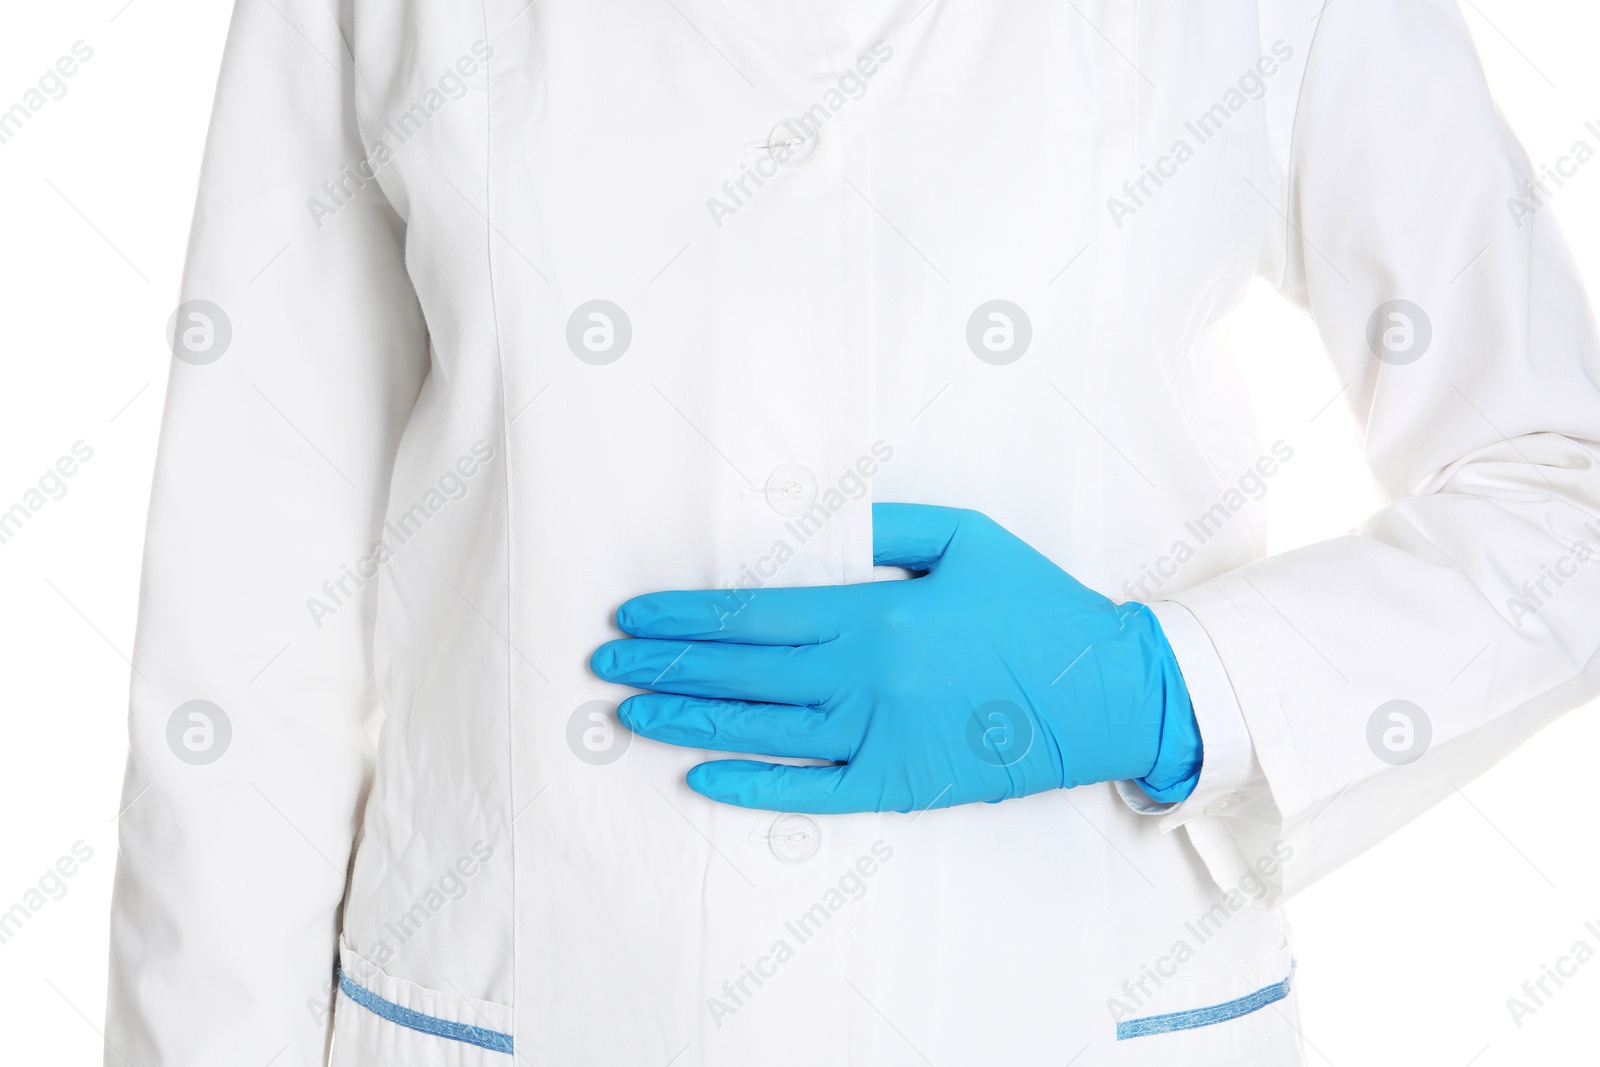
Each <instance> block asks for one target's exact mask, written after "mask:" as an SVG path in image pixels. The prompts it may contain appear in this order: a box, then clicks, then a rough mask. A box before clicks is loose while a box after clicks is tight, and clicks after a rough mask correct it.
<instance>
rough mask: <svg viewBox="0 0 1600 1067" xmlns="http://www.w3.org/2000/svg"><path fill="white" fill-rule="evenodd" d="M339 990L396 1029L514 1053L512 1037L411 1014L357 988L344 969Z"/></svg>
mask: <svg viewBox="0 0 1600 1067" xmlns="http://www.w3.org/2000/svg"><path fill="white" fill-rule="evenodd" d="M339 989H340V991H341V992H342V993H344V995H345V996H347V997H349V998H350V999H351V1000H353V1001H355V1002H356V1003H357V1004H359V1005H361V1006H362V1007H363V1008H366V1009H367V1010H368V1011H370V1012H371V1013H372V1014H374V1015H376V1016H377V1017H378V1018H380V1019H387V1020H388V1021H389V1022H392V1023H394V1024H395V1025H397V1026H404V1027H406V1028H407V1029H411V1030H416V1031H419V1032H421V1033H424V1034H432V1035H433V1036H434V1037H447V1038H449V1039H450V1040H452V1041H462V1042H465V1043H466V1044H468V1045H477V1046H478V1047H479V1048H486V1049H488V1050H490V1051H491V1052H505V1053H510V1052H511V1051H512V1045H511V1035H510V1034H502V1033H500V1032H499V1031H498V1030H486V1029H484V1028H483V1027H481V1026H469V1025H468V1024H466V1023H456V1022H451V1021H450V1020H449V1019H439V1018H435V1017H434V1016H432V1015H424V1014H422V1013H421V1012H420V1011H412V1010H411V1009H410V1008H406V1007H402V1006H401V1005H399V1004H396V1003H395V1002H394V1001H392V1000H384V999H383V998H382V997H380V996H378V994H376V993H374V992H373V991H372V990H370V989H368V988H367V987H366V986H363V985H357V984H356V983H355V982H354V981H352V980H351V978H350V976H349V975H347V974H345V973H344V971H343V970H342V969H341V970H340V971H339Z"/></svg>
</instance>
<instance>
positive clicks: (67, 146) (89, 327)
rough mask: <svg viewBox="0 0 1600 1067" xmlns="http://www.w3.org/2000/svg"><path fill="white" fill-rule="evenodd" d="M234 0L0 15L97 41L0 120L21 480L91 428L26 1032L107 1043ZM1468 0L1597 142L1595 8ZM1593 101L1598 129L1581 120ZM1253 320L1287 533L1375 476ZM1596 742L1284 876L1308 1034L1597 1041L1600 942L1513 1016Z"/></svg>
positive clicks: (46, 547)
mask: <svg viewBox="0 0 1600 1067" xmlns="http://www.w3.org/2000/svg"><path fill="white" fill-rule="evenodd" d="M1333 2H1337V0H1333ZM1395 2H1406V0H1395ZM228 7H229V5H228V4H227V3H226V0H207V2H204V3H202V2H200V0H131V2H129V0H96V2H89V3H74V4H66V3H34V4H20V3H19V4H11V5H8V10H7V11H6V13H5V14H4V15H3V16H0V110H3V109H5V108H8V107H10V105H11V104H13V103H15V102H16V101H17V100H18V99H20V98H21V96H22V94H23V93H24V92H25V91H26V90H27V89H28V88H30V87H31V86H33V85H34V84H35V83H36V80H37V78H38V77H39V75H40V74H42V73H44V71H45V70H46V69H47V68H49V67H51V66H52V65H54V63H55V62H56V60H57V59H58V57H60V56H62V55H65V54H67V53H68V52H69V50H70V49H71V47H72V45H73V43H74V42H76V41H83V42H85V43H86V44H87V45H88V46H90V47H91V48H92V49H93V57H92V58H91V59H90V60H89V61H88V62H87V63H84V64H83V65H82V67H81V69H80V70H79V71H78V73H77V74H75V75H74V76H73V77H72V78H71V79H69V80H68V81H67V83H66V85H67V90H66V92H65V94H64V95H63V96H62V97H61V98H60V99H57V100H52V101H51V102H50V103H48V104H47V105H46V106H45V107H44V108H43V109H42V110H40V111H39V112H38V114H36V115H35V116H34V117H33V118H32V120H31V121H30V122H29V123H28V124H27V125H26V127H25V128H24V129H23V130H22V131H21V132H20V133H18V134H17V135H16V136H14V137H13V138H12V139H11V140H10V141H8V142H7V143H5V144H0V202H3V203H4V204H5V216H4V217H5V225H4V231H3V237H0V241H3V244H0V248H3V252H0V308H3V309H4V317H3V320H0V322H3V325H4V328H5V331H6V337H7V338H8V340H7V342H6V345H5V348H4V353H5V354H4V359H5V367H4V372H5V373H4V379H3V381H4V389H3V392H0V510H4V509H5V508H7V507H9V506H10V505H11V504H13V503H15V502H16V501H17V500H18V499H20V498H21V496H22V494H23V493H24V492H26V491H27V490H28V489H29V488H30V487H33V486H34V485H36V483H37V481H38V479H39V477H40V475H41V474H43V473H44V472H45V471H46V469H47V468H49V467H50V466H52V465H53V464H54V463H55V462H56V460H57V459H58V457H60V456H62V455H65V454H67V453H68V452H69V450H70V449H71V448H72V446H73V444H74V443H75V442H78V441H83V442H85V443H86V444H87V445H88V446H89V447H91V448H92V449H93V458H92V459H91V460H89V461H88V462H87V463H85V464H83V465H82V467H81V469H80V470H79V471H78V472H77V473H76V474H75V475H74V476H73V477H72V478H71V479H69V480H68V481H67V483H66V485H67V491H66V493H65V495H63V496H62V497H61V498H60V499H59V500H53V501H52V502H50V503H49V504H48V505H46V506H45V507H44V508H43V509H42V510H40V511H39V512H38V514H37V515H35V516H34V518H33V519H32V520H31V521H30V522H28V524H27V525H26V526H25V527H24V528H23V530H22V531H21V532H20V533H19V534H17V535H16V536H15V537H13V538H12V539H11V540H10V541H8V542H6V543H4V544H0V666H3V671H0V684H3V689H0V709H3V711H0V715H3V720H0V721H3V725H4V732H3V734H0V810H3V812H4V823H3V825H4V831H3V833H0V911H4V910H5V909H7V908H9V907H10V906H11V905H13V904H15V903H17V902H18V901H19V900H21V899H22V897H23V894H24V893H26V892H27V891H28V890H29V889H30V888H32V887H36V886H37V885H38V883H39V879H40V877H41V876H42V875H43V874H45V872H46V871H47V870H49V869H50V868H52V867H53V866H54V865H55V864H56V862H57V860H58V859H59V858H60V857H62V856H65V855H68V854H69V853H70V851H71V849H72V847H73V845H74V844H75V843H76V842H80V841H81V842H83V843H84V844H85V845H87V846H88V847H89V848H91V849H92V850H93V855H92V858H90V859H89V860H88V861H87V862H86V863H83V864H82V865H81V867H80V868H79V869H78V870H77V871H76V873H74V874H73V875H72V877H70V878H68V879H65V880H64V885H65V892H64V893H63V894H62V895H60V897H59V899H52V900H50V902H49V903H48V904H47V905H46V906H45V907H43V908H42V909H41V910H39V912H38V913H37V914H36V915H35V916H34V917H33V919H32V920H31V921H30V922H29V923H28V924H27V925H26V926H25V927H24V928H23V929H22V930H21V932H19V933H17V934H16V935H15V936H13V937H11V938H10V939H9V940H7V941H6V942H5V943H3V944H0V1061H3V1062H6V1063H18V1064H21V1063H30V1064H43V1063H48V1064H94V1063H99V1062H100V1059H101V1055H102V1051H101V1041H100V1036H99V1030H100V1028H101V1019H102V1015H103V1012H104V1005H105V986H106V934H107V926H106V912H107V908H108V905H109V900H110V893H111V879H112V872H113V867H114V864H115V854H116V834H115V831H116V824H115V823H116V815H117V808H118V802H119V793H120V788H121V777H122V760H123V752H124V744H125V734H126V725H125V724H126V694H127V688H128V674H129V670H128V655H129V653H130V652H131V650H132V646H133V624H134V613H135V606H136V600H137V595H138V576H139V561H140V552H141V546H142V539H143V525H144V514H145V506H146V501H147V497H148V493H149V484H150V473H151V468H152V463H153V460H154V449H155V440H156V432H157V428H158V426H159V420H160V414H161V398H162V394H163V389H164V377H165V374H166V369H167V361H168V359H169V355H168V351H167V349H166V346H165V340H164V336H163V335H164V330H165V324H166V320H167V317H168V316H169V315H170V313H171V311H172V307H173V303H174V301H175V299H176V293H177V291H178V278H179V273H180V271H181V269H182V265H183V252H184V243H185V239H186V235H187V229H188V222H189V213H190V210H191V207H192V204H193V199H194V190H195V183H196V178H197V176H198V171H199V162H200V151H201V147H202V142H203V137H204V133H205V124H206V120H207V116H208V112H209V110H210V105H211V96H212V89H213V86H214V84H215V79H216V73H217V65H218V62H219V59H220V57H221V51H222V43H223V37H224V33H225V31H226V28H227V19H228V13H229V12H228ZM1463 7H1464V9H1465V11H1466V16H1467V20H1468V22H1469V23H1470V24H1471V26H1472V29H1473V33H1474V34H1475V35H1476V37H1477V40H1478V46H1479V49H1480V51H1481V52H1482V55H1483V59H1484V63H1485V66H1486V68H1487V69H1488V73H1489V78H1490V81H1491V82H1492V84H1493V86H1494V89H1495V92H1496V94H1497V96H1498V98H1499V100H1500V103H1501V107H1502V109H1503V110H1504V111H1505V112H1506V114H1507V116H1508V117H1509V118H1510V120H1511V122H1512V124H1513V126H1514V127H1515V128H1516V130H1517V131H1518V133H1519V134H1520V136H1521V137H1522V140H1523V143H1524V145H1526V147H1527V149H1528V152H1529V155H1530V156H1531V157H1532V159H1533V160H1534V162H1535V164H1540V163H1551V164H1553V163H1554V162H1555V161H1556V160H1557V159H1559V158H1560V157H1561V156H1563V155H1565V154H1567V153H1568V152H1570V151H1571V148H1572V145H1573V142H1574V141H1576V140H1578V139H1580V138H1583V139H1587V140H1588V141H1589V142H1590V144H1591V145H1595V146H1596V147H1600V64H1597V63H1596V61H1595V55H1594V48H1595V45H1596V43H1597V42H1600V13H1596V12H1594V10H1593V9H1592V7H1591V6H1590V5H1589V4H1580V3H1576V2H1574V0H1463ZM1591 121H1592V122H1594V123H1595V124H1596V126H1595V130H1594V131H1589V130H1586V129H1585V123H1588V122H1591ZM1554 210H1555V212H1556V214H1557V215H1558V216H1559V217H1560V219H1561V220H1562V224H1563V227H1564V229H1565V231H1566V233H1567V237H1568V240H1569V242H1570V243H1571V244H1572V246H1573V250H1574V252H1575V254H1576V256H1577V259H1578V262H1579V265H1580V267H1581V268H1582V271H1583V274H1584V277H1585V279H1586V280H1587V282H1588V285H1589V288H1590V290H1591V292H1596V293H1600V159H1597V160H1595V161H1593V162H1590V163H1588V164H1587V165H1586V166H1585V167H1583V168H1581V169H1580V171H1579V173H1578V175H1577V176H1576V177H1575V178H1573V179H1572V180H1571V181H1570V182H1569V183H1568V184H1567V186H1566V187H1565V188H1564V189H1563V190H1562V191H1561V192H1560V193H1559V195H1558V196H1557V198H1556V200H1555V208H1554ZM1233 325H1234V327H1235V330H1236V336H1237V340H1238V345H1239V347H1240V349H1241V351H1242V353H1243V354H1244V358H1246V359H1247V360H1248V361H1249V365H1250V371H1251V377H1252V379H1253V380H1254V381H1255V382H1256V383H1257V386H1256V388H1257V392H1258V402H1259V406H1260V409H1261V421H1262V434H1263V438H1264V440H1265V441H1268V442H1270V441H1273V440H1276V439H1278V438H1283V439H1285V440H1288V441H1291V442H1293V443H1294V445H1295V449H1296V455H1295V461H1294V462H1293V463H1292V464H1288V465H1286V466H1285V467H1284V468H1283V471H1282V473H1281V474H1279V475H1278V476H1277V477H1276V478H1275V479H1274V480H1273V482H1272V486H1271V493H1270V496H1269V497H1268V500H1267V505H1266V506H1268V507H1269V508H1270V515H1271V520H1272V524H1273V527H1272V528H1273V534H1272V546H1271V547H1272V548H1273V549H1274V550H1277V549H1282V548H1287V547H1291V546H1293V545H1298V544H1303V543H1306V542H1309V541H1315V540H1320V539H1322V538H1325V537H1328V536H1331V535H1334V534H1337V533H1340V532H1343V531H1345V530H1347V529H1349V528H1350V527H1352V526H1353V525H1355V524H1356V523H1357V522H1358V521H1359V520H1360V518H1361V517H1362V515H1363V514H1365V513H1366V512H1367V511H1369V510H1371V509H1372V507H1373V506H1374V504H1375V502H1376V497H1375V495H1374V493H1373V490H1372V488H1371V486H1370V484H1369V482H1368V480H1367V478H1366V475H1365V471H1364V469H1363V467H1362V465H1361V456H1360V451H1359V446H1358V444H1357V443H1356V440H1355V436H1354V430H1353V426H1352V423H1351V422H1350V420H1349V418H1348V417H1347V416H1346V414H1345V410H1344V408H1343V406H1342V405H1341V404H1338V403H1335V404H1333V405H1332V406H1328V401H1329V399H1330V398H1332V397H1333V396H1334V395H1335V393H1336V392H1337V391H1338V389H1339V384H1340V383H1339V382H1337V381H1336V380H1334V378H1333V377H1332V374H1331V372H1330V371H1329V370H1328V368H1327V366H1326V365H1325V363H1324V362H1323V360H1322V357H1321V351H1320V348H1319V346H1318V342H1317V338H1316V334H1315V331H1314V329H1313V328H1312V326H1311V324H1310V322H1309V321H1308V320H1306V319H1305V318H1304V317H1303V316H1301V315H1300V314H1299V313H1298V312H1295V311H1293V310H1292V309H1289V308H1288V307H1287V306H1286V305H1284V304H1282V303H1281V302H1280V301H1279V300H1278V298H1277V297H1276V296H1275V295H1273V294H1271V293H1268V292H1265V291H1258V292H1257V293H1256V294H1255V295H1254V296H1253V297H1252V298H1251V300H1250V301H1249V302H1248V303H1247V304H1246V306H1245V307H1244V308H1242V309H1241V310H1240V312H1239V313H1238V314H1237V315H1236V316H1235V317H1234V321H1233ZM239 565H240V566H241V567H248V566H249V565H250V561H249V560H244V559H241V560H240V561H239ZM1597 753H1600V719H1597V716H1596V714H1595V708H1594V707H1593V706H1591V707H1589V708H1585V709H1583V710H1580V711H1577V712H1574V713H1572V714H1571V715H1569V716H1568V717H1567V718H1565V719H1564V720H1562V721H1561V722H1559V723H1558V724H1556V725H1555V726H1554V727H1552V728H1551V729H1549V730H1547V731H1546V732H1545V733H1544V734H1542V735H1541V736H1539V737H1538V738H1536V739H1535V740H1534V741H1532V742H1531V743H1529V744H1528V745H1527V746H1525V747H1524V748H1523V749H1521V750H1519V751H1517V752H1516V753H1514V754H1512V755H1510V756H1509V757H1508V758H1507V759H1506V760H1505V762H1504V763H1502V764H1501V765H1500V766H1499V767H1498V768H1496V769H1495V770H1494V771H1492V772H1491V773H1490V774H1488V775H1486V776H1485V777H1484V778H1482V779H1480V780H1478V781H1477V782H1474V783H1471V784H1470V785H1468V786H1467V787H1466V788H1465V789H1464V791H1463V792H1461V793H1460V794H1459V795H1457V796H1455V797H1453V798H1452V799H1450V800H1448V801H1446V802H1445V803H1444V804H1443V805H1441V806H1440V807H1438V808H1436V809H1435V810H1434V811H1432V812H1431V813H1429V814H1428V815H1426V816H1425V817H1423V818H1422V819H1420V820H1418V821H1417V822H1416V823H1414V824H1413V825H1412V826H1410V827H1408V828H1407V829H1406V830H1404V831H1403V832H1401V833H1399V834H1397V835H1395V836H1394V837H1393V838H1391V839H1389V840H1388V841H1387V842H1385V843H1384V844H1383V845H1381V846H1380V847H1378V848H1377V849H1375V850H1374V851H1373V852H1371V853H1369V854H1368V855H1366V856H1364V857H1363V858H1361V859H1360V860H1358V861H1356V862H1354V863H1352V864H1350V865H1349V866H1348V867H1346V868H1344V869H1343V870H1341V871H1339V872H1337V873H1336V874H1334V875H1333V876H1331V877H1329V878H1328V879H1326V880H1325V881H1323V882H1321V883H1319V884H1318V885H1316V886H1314V887H1313V888H1311V889H1310V890H1308V891H1307V892H1305V893H1304V894H1302V895H1301V896H1299V897H1297V898H1295V899H1294V900H1293V901H1292V902H1291V904H1290V906H1289V907H1290V914H1291V918H1292V920H1293V922H1294V927H1295V935H1296V943H1297V951H1298V956H1299V961H1300V967H1299V970H1298V972H1297V976H1296V981H1297V983H1298V988H1299V991H1300V997H1301V1006H1302V1011H1303V1016H1304V1036H1305V1041H1306V1049H1307V1059H1308V1062H1309V1063H1311V1064H1334V1065H1338V1067H1374V1065H1377V1067H1382V1065H1387V1064H1408V1065H1410V1064H1421V1065H1427V1067H1432V1065H1445V1067H1466V1065H1468V1064H1472V1065H1474V1067H1499V1065H1513V1064H1515V1065H1524V1064H1553V1065H1567V1064H1580V1063H1581V1064H1592V1063H1597V1062H1600V1038H1597V1036H1596V1032H1595V1020H1596V1018H1597V1016H1600V959H1596V960H1594V961H1592V962H1590V963H1588V964H1587V965H1585V966H1583V967H1581V968H1579V971H1578V974H1577V976H1576V977H1575V978H1573V979H1570V980H1568V981H1567V983H1566V985H1565V986H1564V987H1563V988H1561V989H1560V990H1556V991H1555V993H1556V995H1555V996H1554V997H1553V998H1551V999H1550V1000H1549V1002H1548V1003H1547V1005H1546V1006H1544V1007H1542V1008H1540V1009H1539V1010H1538V1012H1537V1013H1536V1014H1534V1015H1532V1016H1529V1017H1526V1018H1524V1019H1523V1020H1522V1026H1521V1027H1520V1028H1519V1027H1518V1026H1517V1025H1516V1024H1515V1023H1514V1022H1513V1019H1512V1016H1511V1014H1510V1012H1509V1011H1508V1008H1507V1004H1506V1001H1507V998H1508V997H1511V996H1513V995H1521V987H1522V984H1523V982H1524V981H1526V980H1528V979H1537V978H1538V977H1539V976H1540V974H1541V972H1542V968H1543V966H1544V965H1546V964H1553V963H1555V961H1556V960H1557V958H1558V957H1560V956H1562V955H1564V954H1566V953H1569V952H1570V951H1571V950H1572V947H1573V944H1574V942H1576V941H1578V940H1579V939H1583V940H1585V941H1587V942H1588V943H1589V945H1590V946H1591V947H1592V948H1594V949H1595V950H1596V951H1600V858H1597V855H1596V849H1595V842H1596V840H1597V835H1596V832H1595V829H1594V827H1593V825H1592V823H1591V818H1592V816H1591V815H1590V814H1589V812H1591V811H1592V810H1593V802H1592V797H1593V795H1594V790H1595V786H1594V782H1593V779H1594V775H1593V769H1594V767H1595V764H1596V755H1597ZM246 918H248V917H246ZM1586 922H1593V923H1594V924H1595V930H1594V931H1589V930H1586V929H1585V923H1586ZM1550 988H1551V989H1552V990H1554V987H1553V986H1551V987H1550ZM617 1010H618V1011H626V1005H617ZM113 1062H117V1061H116V1058H115V1057H113ZM138 1067H158V1065H154V1064H151V1065H145V1064H140V1065H138ZM219 1067H221V1065H219ZM233 1067H258V1065H254V1064H245V1065H233ZM259 1067H266V1065H259ZM939 1067H962V1065H953V1064H952V1065H939ZM1174 1067H1187V1065H1181V1064H1175V1065H1174Z"/></svg>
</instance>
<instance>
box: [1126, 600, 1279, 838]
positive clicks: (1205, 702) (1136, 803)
mask: <svg viewBox="0 0 1600 1067" xmlns="http://www.w3.org/2000/svg"><path fill="white" fill-rule="evenodd" d="M1149 608H1150V611H1151V613H1152V614H1153V615H1155V617H1156V621H1157V622H1158V623H1160V624H1161V630H1162V632H1163V633H1164V634H1165V635H1166V638H1167V644H1169V645H1171V646H1172V652H1173V655H1174V656H1175V657H1176V658H1177V660H1178V669H1179V670H1180V671H1181V672H1182V673H1183V683H1184V685H1185V686H1187V687H1188V690H1189V700H1190V702H1191V703H1192V704H1193V705H1194V715H1195V722H1196V723H1197V724H1198V725H1199V727H1200V741H1201V743H1202V745H1203V746H1204V748H1205V755H1204V757H1203V762H1202V763H1201V765H1200V781H1199V782H1198V783H1197V784H1196V785H1195V788H1194V792H1193V793H1190V794H1189V797H1188V799H1186V800H1184V801H1183V802H1182V803H1178V804H1163V803H1160V802H1158V801H1155V800H1152V799H1151V798H1150V796H1149V795H1148V794H1147V793H1145V791H1144V790H1143V789H1141V788H1139V786H1138V784H1137V783H1135V782H1132V781H1124V782H1118V783H1116V786H1117V792H1118V793H1119V794H1120V795H1121V797H1122V799H1123V800H1124V801H1125V802H1126V803H1127V805H1128V806H1129V807H1131V808H1132V809H1133V810H1134V811H1137V812H1139V813H1140V814H1141V815H1160V816H1162V819H1161V829H1162V831H1163V832H1165V831H1168V830H1173V829H1176V828H1177V827H1179V826H1182V825H1184V824H1185V823H1187V822H1189V821H1190V820H1191V819H1194V818H1196V817H1197V816H1200V815H1221V814H1224V813H1226V812H1229V811H1232V810H1234V809H1235V808H1239V807H1242V806H1244V805H1246V804H1247V803H1249V801H1250V799H1251V791H1252V790H1253V789H1254V790H1264V789H1265V783H1264V779H1263V778H1262V775H1261V770H1260V768H1259V766H1258V765H1257V763H1256V758H1255V746H1254V745H1253V744H1252V743H1251V740H1250V731H1249V730H1248V729H1247V728H1246V727H1245V723H1244V712H1243V711H1242V710H1241V709H1240V707H1239V698H1238V697H1237V696H1236V695H1235V694H1234V691H1233V685H1232V683H1231V682H1229V681H1228V672H1227V671H1226V670H1225V669H1224V668H1223V666H1222V660H1221V658H1220V657H1219V656H1218V655H1217V650H1216V648H1215V647H1214V646H1213V645H1212V643H1211V638H1210V637H1209V636H1208V635H1207V634H1206V631H1205V629H1204V628H1203V627H1202V626H1201V625H1200V622H1199V620H1198V619H1196V618H1195V617H1194V615H1193V614H1192V613H1191V612H1190V611H1189V609H1188V608H1185V607H1184V606H1183V605H1181V604H1178V603H1176V602H1174V601H1170V600H1159V601H1156V602H1154V603H1152V604H1150V605H1149Z"/></svg>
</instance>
